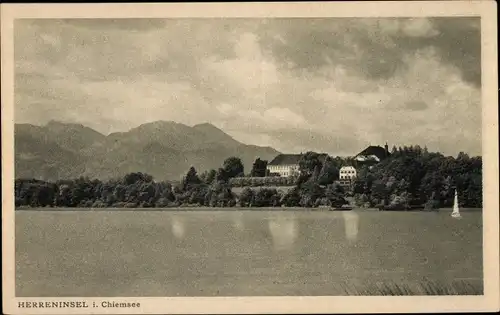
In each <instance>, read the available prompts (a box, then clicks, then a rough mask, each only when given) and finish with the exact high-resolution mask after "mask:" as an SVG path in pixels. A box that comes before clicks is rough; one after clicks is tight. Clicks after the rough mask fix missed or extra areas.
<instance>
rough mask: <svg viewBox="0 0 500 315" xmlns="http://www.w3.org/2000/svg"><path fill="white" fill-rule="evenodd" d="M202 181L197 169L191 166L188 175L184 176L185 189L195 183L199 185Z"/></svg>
mask: <svg viewBox="0 0 500 315" xmlns="http://www.w3.org/2000/svg"><path fill="white" fill-rule="evenodd" d="M200 183H201V180H200V178H199V177H198V175H197V173H196V169H195V168H194V167H193V166H191V167H190V168H189V171H188V172H187V174H186V177H185V178H184V190H188V189H190V188H191V187H193V186H195V185H199V184H200Z"/></svg>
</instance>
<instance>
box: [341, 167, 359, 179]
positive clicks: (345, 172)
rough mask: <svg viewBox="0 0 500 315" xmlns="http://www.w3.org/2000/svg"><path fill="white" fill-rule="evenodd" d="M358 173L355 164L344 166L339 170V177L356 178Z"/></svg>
mask: <svg viewBox="0 0 500 315" xmlns="http://www.w3.org/2000/svg"><path fill="white" fill-rule="evenodd" d="M356 174H357V173H356V169H355V168H354V166H342V167H341V168H340V170H339V179H340V180H343V179H346V180H352V179H354V178H356Z"/></svg>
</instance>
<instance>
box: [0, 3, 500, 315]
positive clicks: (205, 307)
mask: <svg viewBox="0 0 500 315" xmlns="http://www.w3.org/2000/svg"><path fill="white" fill-rule="evenodd" d="M495 9H496V3H495V2H493V1H431V2H420V1H413V2H403V1H401V2H380V1H366V2H343V3H341V2H336V3H333V2H332V3H327V2H317V3H314V2H307V3H305V2H304V3H300V2H295V3H282V2H281V3H211V4H208V3H197V4H194V3H183V4H132V3H127V4H102V3H96V4H7V5H6V4H2V5H1V35H2V36H1V56H2V57H1V58H2V76H1V82H2V92H3V93H2V95H1V97H2V107H1V110H2V112H1V113H2V117H1V119H2V120H1V121H2V126H1V128H2V233H3V235H2V236H3V241H2V242H3V244H2V245H3V246H2V248H3V249H2V257H3V260H2V268H3V272H2V274H3V278H2V286H3V303H4V304H3V307H4V311H5V313H6V314H68V313H71V314H97V313H98V314H144V313H151V314H159V313H163V314H164V313H176V314H203V313H217V314H229V313H241V314H248V313H253V314H255V313H268V314H274V313H282V314H283V313H295V314H298V313H303V314H305V313H338V312H342V313H379V312H384V313H393V312H412V313H413V312H458V311H459V312H469V311H471V312H472V311H495V310H497V311H498V309H499V304H500V301H499V300H500V297H499V292H500V291H499V280H498V279H499V260H500V259H499V232H498V231H499V226H498V222H499V211H498V209H499V202H498V191H499V185H498V98H497V89H498V80H497V69H498V65H497V41H496V38H497V22H496V21H497V17H496V10H495ZM403 16H405V17H425V16H481V31H482V33H481V42H482V56H481V57H482V104H483V106H482V110H483V120H482V125H483V167H484V168H483V181H484V185H483V194H484V208H483V240H484V241H483V242H484V244H483V245H484V248H483V253H484V254H483V260H484V295H483V296H445V297H437V296H430V297H421V296H404V297H355V296H346V297H323V296H321V297H213V298H208V297H166V298H162V297H158V298H156V297H155V298H152V297H140V298H139V297H120V298H103V297H99V298H16V297H15V286H14V281H15V252H14V237H15V236H14V226H15V225H14V202H13V198H12V197H11V196H13V195H14V193H13V191H14V187H13V184H14V181H13V178H14V168H13V166H14V154H13V142H14V141H13V129H14V119H13V113H14V110H13V108H14V107H13V106H14V100H13V96H14V95H13V82H14V80H13V77H14V66H13V21H14V19H16V18H77V17H80V18H123V17H135V18H138V17H149V18H152V17H157V18H166V17H190V18H194V17H403ZM82 285H84V284H82ZM29 301H36V302H40V301H44V302H45V301H85V302H86V303H87V304H88V305H92V304H93V303H94V302H95V303H97V304H100V303H102V302H103V301H112V302H124V301H126V302H135V303H140V307H138V308H123V309H119V308H102V307H101V308H98V309H92V308H72V309H68V308H61V309H54V308H37V309H33V308H30V309H27V308H18V303H19V302H29Z"/></svg>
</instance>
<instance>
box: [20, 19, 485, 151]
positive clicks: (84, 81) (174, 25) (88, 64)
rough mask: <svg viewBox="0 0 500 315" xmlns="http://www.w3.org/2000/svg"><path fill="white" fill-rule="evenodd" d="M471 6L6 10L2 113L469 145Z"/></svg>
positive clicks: (264, 140) (264, 134) (334, 143)
mask: <svg viewBox="0 0 500 315" xmlns="http://www.w3.org/2000/svg"><path fill="white" fill-rule="evenodd" d="M480 33H481V32H480V20H479V18H471V17H453V18H416V19H411V18H406V19H395V18H384V19H375V18H318V19H311V18H288V19H262V18H258V19H257V18H256V19H239V18H238V19H228V18H220V19H213V18H211V19H208V18H207V19H203V18H199V19H114V20H113V19H64V20H55V19H43V20H17V21H16V22H15V28H14V45H15V46H14V47H15V121H16V122H17V123H32V124H36V125H43V124H46V123H47V122H48V121H50V120H57V121H62V122H70V123H80V124H83V125H86V126H88V127H91V128H93V129H95V130H97V131H99V132H101V133H104V134H109V133H111V132H117V131H127V130H129V129H131V128H134V127H137V126H139V125H141V124H144V123H147V122H152V121H157V120H165V121H175V122H179V123H184V124H187V125H195V124H199V123H205V122H208V123H212V124H213V125H215V126H217V127H219V128H221V129H223V130H224V131H225V132H226V133H228V134H230V135H231V136H233V137H234V138H235V139H237V140H239V141H241V142H243V143H247V144H255V145H262V146H272V147H274V148H275V149H277V150H280V151H281V152H289V153H294V152H296V153H298V152H304V151H308V150H314V151H319V152H326V153H330V154H333V155H351V154H355V153H358V152H359V151H361V150H362V149H364V147H366V146H367V145H370V144H371V145H384V144H385V143H386V142H387V143H388V145H389V147H392V146H393V145H396V146H400V145H401V146H403V145H410V144H419V145H421V146H427V147H428V148H429V150H431V151H440V152H442V153H444V154H449V155H456V154H457V153H458V152H460V151H464V152H467V153H469V154H472V155H480V154H481V60H480V58H481V40H480Z"/></svg>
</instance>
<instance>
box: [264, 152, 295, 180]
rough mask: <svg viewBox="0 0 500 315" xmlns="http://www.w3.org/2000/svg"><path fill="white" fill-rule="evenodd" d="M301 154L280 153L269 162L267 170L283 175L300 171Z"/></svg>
mask: <svg viewBox="0 0 500 315" xmlns="http://www.w3.org/2000/svg"><path fill="white" fill-rule="evenodd" d="M301 157H302V155H300V154H280V155H278V156H277V157H275V158H274V159H273V160H272V161H271V162H269V164H267V170H268V171H269V173H271V174H279V175H280V176H281V177H289V176H292V175H294V174H298V173H299V161H300V158H301Z"/></svg>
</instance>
